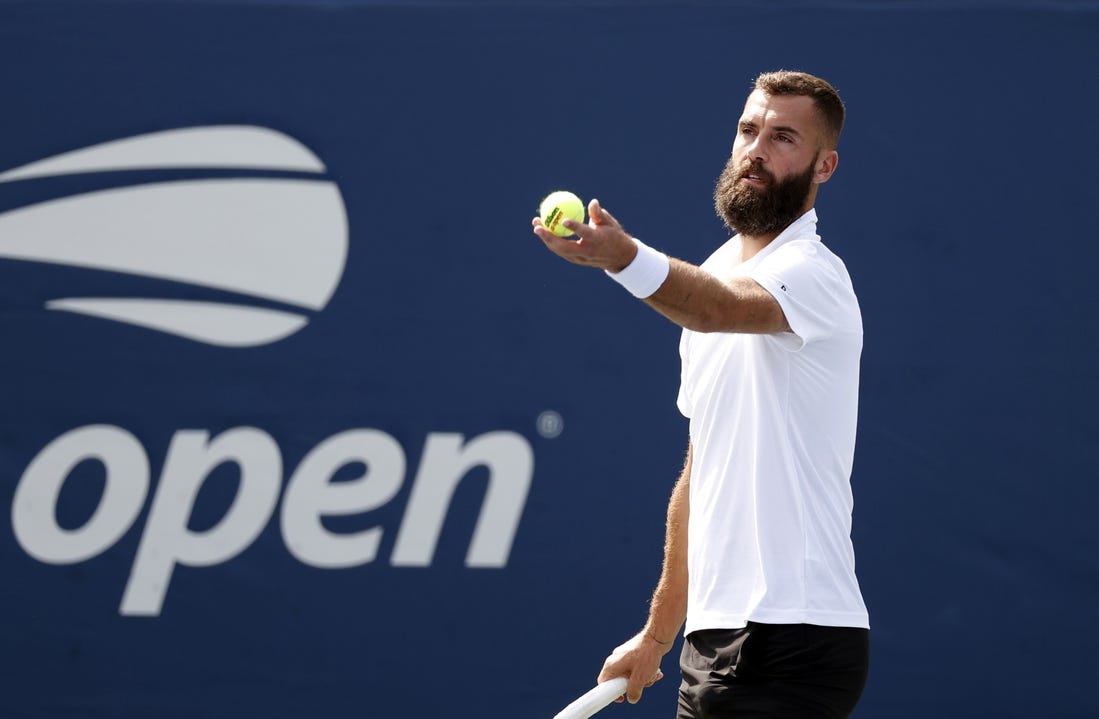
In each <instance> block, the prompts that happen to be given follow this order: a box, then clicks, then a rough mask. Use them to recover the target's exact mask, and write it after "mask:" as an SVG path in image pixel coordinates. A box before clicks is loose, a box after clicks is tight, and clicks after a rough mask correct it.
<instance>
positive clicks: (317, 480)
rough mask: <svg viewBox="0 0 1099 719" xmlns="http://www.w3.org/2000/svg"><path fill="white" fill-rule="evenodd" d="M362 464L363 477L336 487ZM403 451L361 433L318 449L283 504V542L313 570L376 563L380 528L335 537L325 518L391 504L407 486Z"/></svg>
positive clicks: (384, 437) (383, 437)
mask: <svg viewBox="0 0 1099 719" xmlns="http://www.w3.org/2000/svg"><path fill="white" fill-rule="evenodd" d="M352 463H359V464H362V465H364V466H365V467H366V472H364V473H363V475H362V476H361V477H359V478H358V479H355V480H351V481H344V482H336V483H333V482H332V477H334V476H335V474H336V472H337V471H338V470H340V469H342V468H343V467H345V466H347V465H349V464H352ZM404 469H405V458H404V450H402V449H401V445H400V444H398V443H397V440H395V439H393V438H392V437H390V436H389V435H388V434H386V433H385V432H379V431H377V430H373V429H358V430H349V431H347V432H342V433H340V434H337V435H335V436H333V437H329V438H328V439H326V440H325V441H323V442H321V443H320V444H318V445H317V446H316V447H315V448H314V449H313V451H311V452H310V453H309V454H307V455H306V456H305V459H303V460H302V461H301V464H300V465H298V468H297V470H296V471H295V472H294V476H293V477H291V478H290V483H289V484H288V485H287V486H286V497H285V499H283V502H282V538H283V541H284V542H286V548H287V549H289V550H290V553H291V554H293V555H294V556H295V557H297V558H298V559H300V560H301V561H303V562H305V563H306V564H310V565H312V566H314V567H330V568H333V569H335V568H340V567H354V566H356V565H358V564H366V563H367V562H372V561H374V557H375V556H376V555H377V553H378V545H379V544H380V543H381V541H382V530H381V528H379V527H374V528H372V529H367V530H364V531H362V532H359V533H357V534H333V533H332V532H329V531H328V530H327V529H325V528H324V525H323V524H321V517H323V516H325V515H347V514H356V513H359V512H365V511H367V510H371V509H377V508H378V507H381V506H383V505H384V504H385V503H386V502H388V501H389V500H391V499H393V497H394V496H395V495H396V494H397V492H398V491H399V490H400V488H401V483H402V482H403V481H404Z"/></svg>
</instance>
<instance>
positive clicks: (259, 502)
mask: <svg viewBox="0 0 1099 719" xmlns="http://www.w3.org/2000/svg"><path fill="white" fill-rule="evenodd" d="M86 461H98V462H99V463H101V464H102V465H103V468H104V470H105V472H106V483H105V486H104V489H103V494H102V496H101V497H100V499H99V503H98V505H97V507H96V509H95V512H94V513H93V514H92V516H91V518H89V519H88V520H87V522H85V523H84V525H83V526H82V527H79V528H77V529H74V530H66V529H63V528H61V527H60V526H59V525H58V523H57V519H56V513H57V502H58V498H59V496H60V493H61V489H62V487H63V486H64V483H65V482H66V481H67V480H68V479H69V477H70V475H71V474H72V472H73V470H74V469H75V468H76V467H77V466H78V465H79V464H81V463H83V462H86ZM226 463H233V464H236V465H237V466H238V467H239V469H240V483H239V486H238V488H237V492H236V495H235V496H234V498H233V500H232V504H231V505H230V506H229V507H228V509H226V511H225V513H224V514H223V516H222V517H221V519H220V520H219V521H218V522H217V523H216V524H215V525H214V526H213V527H211V528H209V529H206V530H203V531H192V530H191V529H190V528H189V527H188V522H189V520H190V517H191V513H192V511H193V509H194V505H195V500H196V498H197V497H198V494H199V492H200V490H201V488H202V486H203V484H204V483H205V481H206V480H207V478H208V477H209V476H210V474H211V473H212V472H213V471H214V470H215V469H216V468H217V467H219V466H221V465H223V464H226ZM353 464H361V465H363V466H364V467H365V471H364V472H363V473H362V475H361V476H359V477H358V478H355V479H352V480H342V479H341V481H338V482H333V481H332V480H333V478H334V477H335V475H336V473H337V472H339V471H340V470H341V469H343V468H344V467H346V466H348V465H353ZM405 464H406V463H405V453H404V450H403V448H402V447H401V445H400V443H399V442H398V441H397V440H396V439H394V438H393V437H391V436H390V435H388V434H386V433H385V432H382V431H380V430H374V429H352V430H347V431H345V432H341V433H339V434H336V435H334V436H332V437H329V438H328V439H326V440H324V441H323V442H321V443H320V444H318V445H317V446H316V447H315V448H314V449H313V450H311V451H310V452H309V453H308V454H307V455H306V456H305V458H304V459H302V461H301V463H300V464H299V465H298V467H297V469H296V470H295V472H294V473H293V475H292V476H291V478H290V481H289V482H288V483H287V487H286V492H285V494H284V496H283V499H282V511H281V516H280V523H281V529H282V536H283V540H284V542H285V544H286V546H287V548H288V550H289V551H290V553H291V554H293V555H294V556H295V557H296V558H298V559H299V560H300V561H302V562H304V563H305V564H309V565H311V566H315V567H323V568H342V567H351V566H356V565H361V564H367V563H369V562H372V561H374V559H375V558H376V556H377V552H378V547H379V545H380V542H381V536H382V529H381V527H373V528H370V529H366V530H363V531H360V532H357V533H347V534H339V533H333V532H329V531H328V530H327V529H325V528H324V526H323V524H322V522H321V519H322V517H324V516H337V515H350V514H357V513H361V512H366V511H369V510H372V509H377V508H379V507H381V506H383V505H385V504H386V503H388V502H389V501H390V500H392V499H393V498H394V497H395V496H396V494H397V492H398V491H399V490H400V488H401V485H402V483H403V481H404V477H405ZM149 466H150V465H149V459H148V456H147V454H146V452H145V448H144V447H143V446H142V445H141V443H140V442H139V441H138V440H137V438H135V437H134V436H133V435H132V434H131V433H130V432H127V431H126V430H125V429H122V428H121V427H116V426H112V425H88V426H84V427H78V428H76V429H73V430H70V431H69V432H66V433H65V434H63V435H61V436H60V437H57V438H56V439H54V440H53V441H52V442H50V443H49V444H47V445H46V446H45V447H44V448H43V449H42V450H41V451H40V452H39V453H38V455H37V456H36V457H35V458H34V459H33V460H32V461H31V463H30V464H29V465H28V466H27V469H26V470H25V471H24V472H23V476H22V477H21V478H20V480H19V485H18V486H17V487H16V491H15V498H14V501H13V503H12V526H13V528H14V531H15V536H16V539H17V541H18V542H19V544H20V546H21V547H22V548H23V550H24V551H26V552H27V554H29V555H30V556H31V557H34V558H35V559H37V560H39V561H41V562H45V563H48V564H72V563H75V562H81V561H85V560H87V559H90V558H92V557H94V556H97V555H98V554H101V553H102V552H104V551H106V550H107V549H109V548H110V547H111V546H113V545H114V544H115V543H116V542H118V540H119V539H121V537H122V536H123V535H124V534H125V533H126V532H127V530H129V528H130V527H131V526H132V525H133V523H134V521H135V519H136V518H137V516H138V515H139V514H140V512H141V508H142V506H143V505H144V503H145V500H146V498H147V495H148V492H149V483H150V470H149ZM478 466H484V467H486V468H487V469H488V472H489V485H488V488H487V490H486V493H485V499H484V501H483V503H482V506H481V511H480V514H479V515H478V519H477V523H476V527H475V529H474V531H473V538H472V541H471V542H470V546H469V550H468V552H467V554H466V565H467V566H470V567H503V566H506V565H507V560H508V557H509V555H510V553H511V547H512V543H513V542H514V539H515V534H516V531H517V529H518V525H519V520H520V519H521V517H522V512H523V508H524V506H525V504H526V498H527V494H528V492H529V490H530V484H531V480H532V478H533V473H534V454H533V451H532V449H531V447H530V444H529V443H528V442H527V440H526V439H525V438H524V437H522V435H519V434H517V433H514V432H504V431H499V432H489V433H487V434H484V435H481V436H479V437H474V438H473V439H471V440H470V441H468V442H465V441H464V437H463V436H462V435H460V434H453V433H430V434H428V436H427V439H426V441H425V443H424V453H423V457H422V459H421V462H420V466H419V470H418V471H417V473H416V478H415V480H414V482H413V486H412V492H411V498H410V499H409V503H408V506H407V507H406V510H405V514H404V517H403V519H402V522H401V526H400V529H399V532H398V535H397V540H396V546H395V548H394V551H393V556H392V557H391V563H392V564H393V565H395V566H418V567H423V566H430V564H431V562H432V559H433V558H434V554H435V549H436V547H437V545H438V540H439V535H440V533H441V532H442V528H443V523H444V521H445V518H446V514H447V510H448V508H449V506H450V502H451V500H452V499H453V496H454V492H455V489H456V488H457V486H458V483H459V482H460V481H461V479H462V478H463V477H465V476H466V475H467V474H468V473H469V472H470V470H472V469H473V468H475V467H478ZM282 474H283V473H282V457H281V450H280V449H279V446H278V444H277V443H276V442H275V440H274V439H273V438H272V437H271V436H270V435H269V434H267V433H266V432H264V431H263V430H261V429H257V428H254V427H236V428H233V429H230V430H228V431H225V432H223V433H221V434H219V435H217V436H216V437H214V438H212V439H211V437H210V435H209V433H208V432H207V431H205V430H197V429H190V430H179V431H177V432H176V433H175V434H174V435H173V437H172V441H171V444H170V446H169V448H168V452H167V456H166V457H165V460H164V469H163V471H162V472H161V476H160V481H159V482H158V484H157V487H156V490H155V492H154V494H153V498H152V504H151V508H150V511H149V516H148V519H147V520H146V522H145V527H144V530H143V532H142V535H141V540H140V541H139V543H138V548H137V553H136V556H135V558H134V564H133V568H132V569H131V572H130V577H129V580H128V581H127V583H126V588H125V590H124V592H123V597H122V603H121V605H120V607H119V613H120V614H123V615H141V616H156V615H158V614H160V611H161V609H162V607H163V604H164V600H165V597H166V596H167V593H168V586H169V584H170V582H171V578H172V572H173V570H174V568H175V566H176V565H177V564H182V565H185V566H191V567H205V566H211V565H214V564H219V563H221V562H226V561H228V560H230V559H232V558H234V557H236V556H237V555H239V554H240V553H241V552H243V551H244V550H245V549H247V548H248V547H249V546H251V544H252V543H253V542H254V541H255V540H256V538H257V537H258V536H259V535H260V533H261V532H262V531H263V529H264V527H266V526H267V524H268V522H269V521H270V518H271V515H272V514H273V513H274V510H275V505H276V504H277V503H278V499H279V491H280V488H281V484H282Z"/></svg>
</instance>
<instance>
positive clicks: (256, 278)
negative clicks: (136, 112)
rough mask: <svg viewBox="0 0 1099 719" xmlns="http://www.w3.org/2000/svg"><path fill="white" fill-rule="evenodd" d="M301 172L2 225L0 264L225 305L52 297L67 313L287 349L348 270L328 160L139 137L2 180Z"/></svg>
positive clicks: (197, 138) (184, 138)
mask: <svg viewBox="0 0 1099 719" xmlns="http://www.w3.org/2000/svg"><path fill="white" fill-rule="evenodd" d="M204 169H205V170H211V171H215V170H216V171H218V172H220V173H221V174H222V175H224V174H225V171H226V170H234V171H240V172H242V173H248V172H251V173H252V174H257V173H260V172H267V173H280V172H281V173H287V174H289V173H293V176H275V177H224V176H219V177H207V178H197V179H194V178H189V179H179V180H171V181H156V182H146V183H143V184H137V185H131V186H126V187H112V188H108V189H101V190H97V191H92V192H83V193H80V194H76V195H70V196H66V197H61V198H57V199H51V200H47V201H44V202H38V203H35V204H29V205H26V206H22V207H17V208H15V209H12V210H8V211H7V212H4V213H2V214H0V258H2V259H13V260H24V261H30V262H39V263H51V264H56V265H66V266H70V267H81V268H89V269H95V270H106V271H111V272H120V273H125V274H129V275H133V276H140V277H146V278H153V279H161V280H166V281H173V282H177V283H186V284H188V285H191V286H193V287H200V288H210V289H213V290H217V291H219V297H220V296H223V295H225V293H226V292H227V293H231V294H230V295H229V296H230V297H231V298H232V299H231V300H229V301H226V300H225V299H221V298H219V299H217V300H202V299H179V298H172V297H129V296H127V297H109V296H94V297H56V298H53V299H51V300H49V301H47V302H46V308H47V309H49V310H55V311H61V312H73V313H77V314H81V315H86V316H90V317H96V318H101V319H106V320H112V321H115V322H124V323H128V324H131V325H137V326H140V327H144V328H147V329H152V330H157V331H160V332H166V333H169V334H172V335H176V336H179V337H184V338H187V339H190V340H194V341H197V342H204V343H208V344H212V345H218V346H223V347H253V346H257V345H264V344H268V343H271V342H276V341H278V340H280V339H283V338H285V337H288V336H289V335H292V334H293V333H295V332H297V331H298V330H300V329H301V328H302V327H304V326H305V325H306V324H308V322H309V319H310V317H311V313H316V312H319V311H321V310H323V309H324V308H325V306H326V305H327V304H328V301H329V300H330V299H331V297H332V294H333V293H334V292H335V290H336V287H337V286H338V285H339V281H340V278H341V277H342V275H343V270H344V264H345V262H346V258H347V245H348V231H347V212H346V209H345V207H344V203H343V198H342V196H341V194H340V191H339V188H338V187H337V185H336V183H335V182H333V181H331V180H330V179H329V178H328V177H327V176H326V175H325V173H326V168H325V166H324V164H323V163H322V162H321V161H320V159H319V158H318V157H317V156H316V155H315V154H313V152H312V151H310V150H309V149H308V148H307V147H305V146H304V145H302V144H301V143H300V142H298V141H297V140H295V139H293V138H291V137H289V136H287V135H285V134H283V133H281V132H278V131H276V130H272V129H269V128H264V127H257V126H249V125H229V126H206V127H190V128H182V129H174V130H167V131H164V132H157V133H152V134H147V135H139V136H135V137H129V138H125V139H121V140H116V141H112V142H107V143H104V144H100V145H94V146H91V147H86V148H83V149H80V150H75V151H73V152H68V153H65V154H62V155H57V156H54V157H50V158H47V159H44V160H40V161H38V162H33V163H31V164H28V165H24V166H22V167H18V168H15V169H13V170H9V171H7V172H4V173H0V184H3V183H12V182H17V181H22V180H29V179H35V178H47V177H58V176H62V175H74V174H86V173H109V172H110V173H116V172H119V171H138V170H188V171H191V172H192V174H193V171H195V170H204Z"/></svg>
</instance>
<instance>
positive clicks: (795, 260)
mask: <svg viewBox="0 0 1099 719" xmlns="http://www.w3.org/2000/svg"><path fill="white" fill-rule="evenodd" d="M749 276H750V277H751V278H752V279H754V280H755V281H756V282H758V283H759V284H760V285H762V286H763V288H764V289H766V290H767V291H768V292H770V293H771V295H772V296H773V297H774V298H775V300H776V301H777V302H778V303H779V306H781V307H782V311H783V313H784V314H785V315H786V321H787V322H788V323H789V324H790V329H791V330H792V331H793V333H794V335H796V337H797V341H793V342H790V343H787V344H786V347H787V349H790V350H793V351H797V350H800V349H801V348H802V347H804V346H805V345H806V344H809V343H810V342H817V341H819V340H822V339H826V338H828V337H830V336H832V335H833V334H835V333H836V332H838V331H843V330H845V329H848V328H851V329H855V328H856V326H857V329H858V331H860V332H861V318H860V317H859V314H858V304H857V301H856V300H855V296H854V291H853V290H852V289H851V282H850V278H849V277H848V275H847V271H846V269H845V268H843V265H842V263H841V262H840V261H839V259H838V258H836V257H835V256H834V255H832V254H831V253H830V252H829V251H828V250H827V248H825V247H824V246H823V245H821V244H820V242H818V241H811V240H804V241H795V242H790V243H788V244H786V245H783V246H782V247H780V248H778V249H777V250H775V252H773V253H772V254H770V255H769V256H767V257H766V258H764V260H763V261H762V262H761V263H760V264H759V265H758V266H757V267H756V268H755V269H753V270H752V272H751V273H749ZM791 339H793V338H791Z"/></svg>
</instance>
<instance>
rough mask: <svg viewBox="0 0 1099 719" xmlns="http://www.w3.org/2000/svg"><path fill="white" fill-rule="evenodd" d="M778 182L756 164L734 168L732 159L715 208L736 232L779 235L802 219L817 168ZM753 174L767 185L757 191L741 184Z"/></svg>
mask: <svg viewBox="0 0 1099 719" xmlns="http://www.w3.org/2000/svg"><path fill="white" fill-rule="evenodd" d="M815 165H816V159H814V160H813V162H811V163H809V167H807V168H806V169H805V172H802V173H800V174H797V175H792V176H790V177H787V178H785V179H783V180H782V181H781V182H777V183H776V182H775V177H774V175H772V174H771V173H770V172H768V171H767V170H764V169H763V167H762V166H761V165H759V164H757V163H754V162H743V163H741V164H740V165H734V164H733V160H732V158H730V159H729V162H728V163H727V164H726V165H725V169H724V170H722V172H721V177H719V178H717V186H716V187H715V188H714V207H715V209H716V210H717V214H718V215H719V216H720V217H721V218H722V219H723V220H725V224H726V225H727V226H728V227H729V229H731V230H732V231H734V232H739V233H740V234H742V235H748V236H749V237H759V236H764V235H772V234H778V233H779V232H781V231H782V230H784V229H786V227H788V226H789V225H790V223H791V222H793V221H794V220H796V219H797V218H798V217H800V216H801V214H802V212H803V211H804V208H805V201H806V199H807V198H808V197H809V190H810V189H811V188H812V186H813V168H814V166H815ZM749 174H752V175H755V176H756V177H759V178H760V179H762V180H763V181H764V182H766V183H767V186H766V187H753V186H751V185H748V184H746V183H743V182H739V180H740V179H741V178H743V177H746V176H747V175H749Z"/></svg>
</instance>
